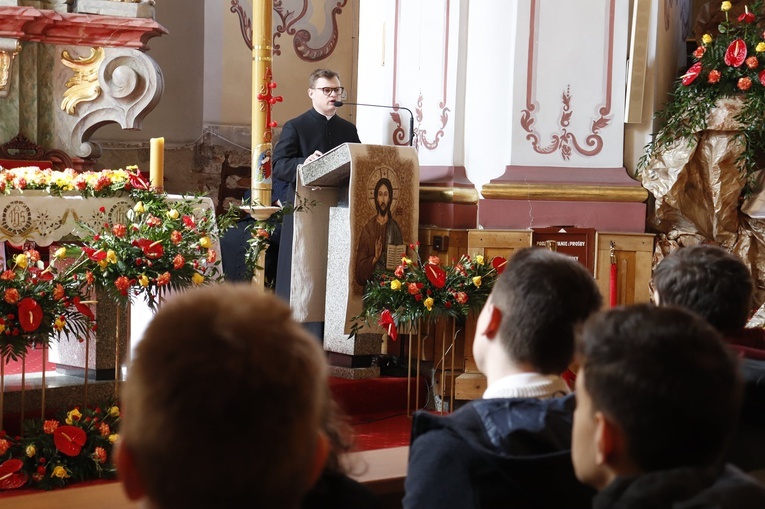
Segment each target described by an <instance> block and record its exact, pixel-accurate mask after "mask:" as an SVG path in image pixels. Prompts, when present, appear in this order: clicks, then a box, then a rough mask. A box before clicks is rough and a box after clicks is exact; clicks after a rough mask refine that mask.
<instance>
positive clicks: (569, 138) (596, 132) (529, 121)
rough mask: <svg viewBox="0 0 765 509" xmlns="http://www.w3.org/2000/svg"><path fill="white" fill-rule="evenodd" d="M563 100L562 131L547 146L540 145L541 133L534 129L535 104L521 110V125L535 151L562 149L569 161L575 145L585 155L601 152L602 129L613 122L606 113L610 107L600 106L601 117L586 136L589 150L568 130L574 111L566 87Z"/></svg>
mask: <svg viewBox="0 0 765 509" xmlns="http://www.w3.org/2000/svg"><path fill="white" fill-rule="evenodd" d="M561 101H562V102H563V108H562V110H561V115H560V122H559V123H560V126H561V128H562V129H561V131H560V133H558V134H553V135H551V136H550V140H551V141H550V144H549V145H547V146H546V147H541V146H540V145H539V135H538V134H537V132H536V131H535V130H534V122H535V121H536V119H535V118H534V114H533V112H534V110H535V109H536V108H535V106H534V105H533V104H530V105H527V108H526V109H525V110H523V111H522V112H521V127H522V128H523V130H524V131H526V132H527V133H529V134H527V135H526V139H527V140H529V141H531V146H532V147H533V148H534V152H536V153H537V154H552V153H553V152H555V151H556V150H560V155H561V157H562V158H563V159H564V160H566V161H568V160H569V159H571V153H572V152H571V146H572V145H573V146H574V148H575V149H576V151H577V152H579V153H580V154H582V155H584V156H594V155H597V154H599V153H600V151H601V150H602V149H603V138H601V137H600V130H601V129H603V128H605V127H607V126H608V125H609V124H610V123H611V118H610V117H607V116H606V115H607V114H608V113H609V111H608V108H607V107H605V106H603V107H601V108H600V110H599V113H600V117H598V119H597V120H594V121H593V122H592V127H591V128H590V134H589V136H587V138H585V140H584V141H585V144H586V145H587V146H588V147H592V148H591V150H587V149H586V148H584V147H582V146H581V145H580V144H579V142H578V141H577V139H576V135H575V134H574V133H572V132H569V131H568V126H569V124H570V123H571V116H572V115H573V113H574V112H573V111H572V110H571V93H570V91H569V89H568V87H567V88H566V91H565V92H564V93H563V96H562V97H561Z"/></svg>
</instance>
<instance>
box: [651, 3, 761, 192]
mask: <svg viewBox="0 0 765 509" xmlns="http://www.w3.org/2000/svg"><path fill="white" fill-rule="evenodd" d="M731 8H732V4H731V2H729V1H725V2H722V4H721V6H720V9H721V10H722V11H723V12H724V15H725V20H724V21H723V22H722V23H720V25H719V26H718V32H719V34H716V35H712V34H709V33H707V34H704V35H703V37H702V41H701V45H700V46H698V47H697V48H696V50H695V51H694V52H693V53H692V57H693V60H695V62H694V63H693V65H691V67H690V68H689V69H688V70H687V71H686V72H685V74H683V75H682V76H681V77H680V78H679V79H678V81H677V83H676V84H675V87H674V89H673V92H672V99H671V101H670V102H669V103H668V104H667V105H666V107H665V108H664V109H663V110H662V111H660V112H658V113H657V114H656V117H657V119H658V120H660V121H661V123H662V127H661V128H660V130H659V131H658V133H656V135H655V137H654V140H653V141H652V142H651V143H649V144H648V145H647V147H646V153H645V154H644V155H643V157H642V158H641V160H640V162H639V164H638V168H639V169H640V168H643V167H645V166H646V165H647V164H648V163H649V161H650V160H651V158H652V157H653V156H654V155H655V154H656V153H657V152H658V151H660V150H663V149H665V148H667V147H668V146H670V145H671V144H672V143H674V142H675V141H676V140H677V139H678V138H680V139H686V140H689V141H690V140H691V139H692V137H693V135H694V133H696V132H698V131H699V130H702V129H703V128H704V127H705V126H706V118H707V114H708V113H709V111H710V110H711V109H712V108H713V107H714V105H715V103H716V102H717V101H718V100H719V99H722V98H725V97H741V98H742V99H743V101H742V108H741V111H740V112H739V113H738V114H737V116H736V117H735V120H736V121H738V122H739V123H740V124H741V126H742V130H741V136H742V142H743V143H744V145H745V149H744V152H743V153H742V155H741V157H740V158H739V160H738V161H737V163H738V165H739V168H740V169H741V170H742V171H744V172H745V173H746V174H747V177H750V178H749V183H750V184H751V183H752V181H751V177H752V175H753V173H754V171H756V170H757V164H756V157H757V154H760V153H762V150H763V148H765V22H764V20H763V19H762V17H761V16H762V13H763V2H762V0H754V1H753V2H752V3H751V4H750V5H745V7H744V12H743V13H741V14H740V15H739V16H737V17H733V16H731V15H730V14H729V13H730V10H731Z"/></svg>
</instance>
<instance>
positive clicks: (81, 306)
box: [72, 297, 96, 320]
mask: <svg viewBox="0 0 765 509" xmlns="http://www.w3.org/2000/svg"><path fill="white" fill-rule="evenodd" d="M72 302H74V307H75V308H77V311H79V312H80V313H82V314H83V315H85V316H87V317H88V318H89V319H91V320H95V319H96V315H94V314H93V311H92V310H91V309H90V306H88V305H87V304H82V303H81V302H80V298H79V297H75V298H74V299H72Z"/></svg>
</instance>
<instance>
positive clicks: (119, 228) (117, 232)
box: [112, 223, 127, 239]
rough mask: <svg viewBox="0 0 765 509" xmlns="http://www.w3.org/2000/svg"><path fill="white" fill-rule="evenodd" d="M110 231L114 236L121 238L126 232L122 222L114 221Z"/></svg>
mask: <svg viewBox="0 0 765 509" xmlns="http://www.w3.org/2000/svg"><path fill="white" fill-rule="evenodd" d="M112 233H113V234H114V236H115V237H117V238H118V239H121V238H122V237H124V236H125V235H126V234H127V228H126V227H125V225H124V224H120V223H116V224H115V225H114V226H112Z"/></svg>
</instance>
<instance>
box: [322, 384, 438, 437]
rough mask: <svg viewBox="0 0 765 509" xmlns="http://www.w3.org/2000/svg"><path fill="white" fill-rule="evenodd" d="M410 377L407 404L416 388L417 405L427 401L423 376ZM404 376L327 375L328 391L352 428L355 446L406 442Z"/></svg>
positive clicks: (413, 396)
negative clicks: (344, 413)
mask: <svg viewBox="0 0 765 509" xmlns="http://www.w3.org/2000/svg"><path fill="white" fill-rule="evenodd" d="M419 382H420V383H419V384H416V383H415V379H414V378H412V380H411V387H410V390H411V393H412V397H411V402H410V404H411V406H412V409H413V410H414V404H415V392H414V391H415V390H416V388H417V389H419V391H420V399H419V403H420V406H424V405H425V403H426V402H427V387H426V385H425V380H424V378H420V380H419ZM408 384H409V382H408V381H407V379H406V378H397V377H379V378H368V379H363V380H347V379H343V378H330V380H329V385H330V389H331V390H332V394H333V395H334V397H335V399H336V400H337V402H338V404H339V405H340V407H341V408H342V409H343V410H344V411H345V412H346V413H347V414H348V416H349V417H350V420H351V424H352V425H353V428H354V431H355V438H356V448H357V449H358V450H361V451H369V450H373V449H385V448H388V447H399V446H402V445H409V435H410V431H411V428H412V421H411V419H410V418H409V417H407V415H406V414H407V385H408Z"/></svg>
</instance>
